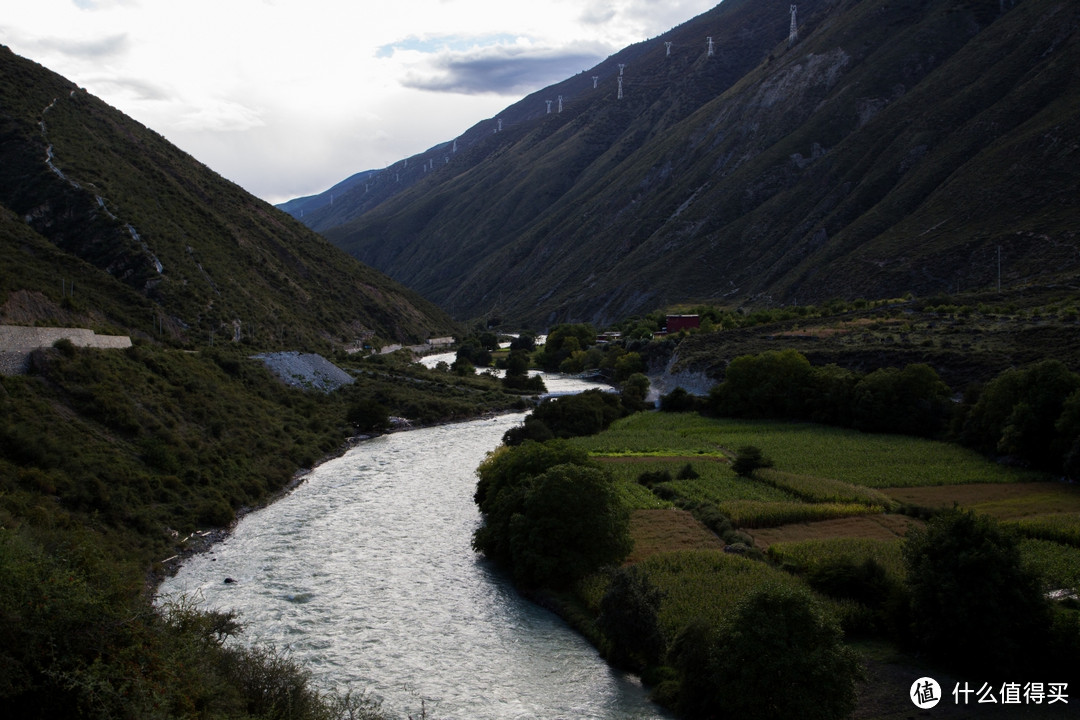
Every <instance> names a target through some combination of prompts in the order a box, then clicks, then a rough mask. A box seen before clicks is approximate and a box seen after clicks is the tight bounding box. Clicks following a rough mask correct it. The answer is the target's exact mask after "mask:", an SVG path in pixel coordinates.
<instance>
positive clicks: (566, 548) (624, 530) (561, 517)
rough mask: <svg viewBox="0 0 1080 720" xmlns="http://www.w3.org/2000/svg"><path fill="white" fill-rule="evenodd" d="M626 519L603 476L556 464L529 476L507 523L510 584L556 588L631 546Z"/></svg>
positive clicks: (611, 561)
mask: <svg viewBox="0 0 1080 720" xmlns="http://www.w3.org/2000/svg"><path fill="white" fill-rule="evenodd" d="M632 545H633V543H632V541H631V539H630V516H629V512H628V511H627V510H626V508H624V507H623V505H622V502H621V501H620V499H619V494H618V491H617V490H616V489H615V485H614V483H613V482H612V480H611V478H610V477H609V476H608V475H607V473H605V472H603V471H602V470H599V469H597V468H591V467H585V466H582V465H557V466H555V467H553V468H551V469H550V470H548V471H546V472H545V473H543V474H542V475H539V476H537V477H536V478H535V480H534V482H533V485H532V487H531V488H530V489H529V491H528V492H527V494H526V496H525V501H524V507H523V512H521V513H520V514H516V515H515V516H514V517H513V518H512V520H511V523H510V547H511V553H512V559H513V573H514V578H515V580H516V581H517V582H518V583H519V584H521V585H524V586H526V587H538V586H545V587H555V588H562V587H566V586H568V585H569V584H571V583H572V582H573V581H575V580H578V579H580V578H582V577H584V576H585V575H587V574H588V573H590V572H593V571H595V570H597V569H598V568H600V567H602V566H604V565H612V564H616V563H618V562H619V561H621V560H622V559H623V558H625V557H626V556H627V555H628V554H629V553H630V550H631V548H632Z"/></svg>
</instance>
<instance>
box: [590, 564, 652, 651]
mask: <svg viewBox="0 0 1080 720" xmlns="http://www.w3.org/2000/svg"><path fill="white" fill-rule="evenodd" d="M663 598H664V593H663V591H661V590H660V589H659V588H658V587H656V586H655V585H653V584H652V583H651V582H650V581H649V576H648V575H647V574H646V573H645V572H643V571H642V570H641V568H639V567H636V566H630V567H628V568H621V569H619V570H618V571H616V573H615V574H614V575H613V576H612V578H611V582H610V584H609V585H608V588H607V591H606V592H605V593H604V597H603V598H602V599H601V600H600V616H599V617H598V618H597V619H596V624H597V627H599V628H600V631H601V632H603V633H604V636H605V637H606V638H607V639H608V640H609V641H610V642H611V644H612V647H611V656H612V660H613V661H614V662H615V663H616V664H617V665H620V666H623V667H629V668H632V669H636V670H640V669H642V668H644V667H646V666H649V665H655V664H657V663H659V662H660V660H661V659H662V658H663V656H664V653H665V651H666V650H667V641H666V639H665V638H664V631H663V628H662V627H661V625H660V619H659V614H660V604H661V601H662V600H663Z"/></svg>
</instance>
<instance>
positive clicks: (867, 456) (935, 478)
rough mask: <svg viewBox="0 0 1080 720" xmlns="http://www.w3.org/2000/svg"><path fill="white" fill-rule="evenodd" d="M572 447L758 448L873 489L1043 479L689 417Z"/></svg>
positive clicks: (861, 441) (652, 418) (787, 466)
mask: <svg viewBox="0 0 1080 720" xmlns="http://www.w3.org/2000/svg"><path fill="white" fill-rule="evenodd" d="M574 442H575V443H577V444H578V445H579V446H580V447H583V448H585V449H586V450H588V451H589V452H590V453H603V454H606V453H627V452H652V453H663V452H666V453H668V454H669V455H671V456H676V455H678V456H685V455H695V454H699V453H700V454H715V453H721V454H734V450H735V449H736V448H738V447H741V446H743V445H754V446H756V447H759V448H761V449H762V450H763V451H764V453H765V455H766V456H768V457H770V458H771V459H772V460H773V462H774V463H775V466H776V468H777V469H778V470H782V471H784V472H787V473H794V474H796V475H805V476H810V477H818V478H829V479H833V480H838V481H841V482H844V483H848V484H850V485H856V486H860V487H866V488H875V489H877V488H895V487H921V486H928V485H965V484H971V483H1013V482H1029V481H1035V480H1045V479H1046V475H1045V474H1043V473H1037V472H1033V471H1027V470H1023V469H1019V468H1010V467H1004V466H1001V465H998V464H995V463H993V462H991V461H989V460H987V459H986V458H984V457H983V456H981V455H979V454H978V453H977V452H975V451H973V450H968V449H966V448H962V447H959V446H957V445H952V444H949V443H944V442H938V441H934V440H925V439H922V438H914V437H907V436H902V435H870V434H866V433H860V432H858V431H856V430H846V429H842V428H835V427H828V426H825V425H814V424H812V423H791V422H779V421H755V420H731V419H716V418H707V417H704V416H701V415H697V414H692V413H660V414H649V413H639V414H637V415H631V416H630V417H627V418H624V419H622V420H619V421H618V422H616V423H614V424H613V425H612V426H611V428H610V429H609V431H608V432H606V433H602V434H600V435H596V436H593V437H588V438H577V439H575V441H574Z"/></svg>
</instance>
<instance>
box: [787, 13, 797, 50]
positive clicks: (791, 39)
mask: <svg viewBox="0 0 1080 720" xmlns="http://www.w3.org/2000/svg"><path fill="white" fill-rule="evenodd" d="M798 39H799V24H798V22H796V20H795V6H794V5H792V6H791V30H789V31H788V39H787V42H788V45H793V44H795V41H796V40H798Z"/></svg>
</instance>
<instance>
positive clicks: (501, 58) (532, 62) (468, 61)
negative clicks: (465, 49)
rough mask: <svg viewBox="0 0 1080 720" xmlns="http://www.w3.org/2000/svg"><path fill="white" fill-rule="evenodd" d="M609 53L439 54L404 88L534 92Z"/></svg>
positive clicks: (502, 50) (515, 50)
mask: <svg viewBox="0 0 1080 720" xmlns="http://www.w3.org/2000/svg"><path fill="white" fill-rule="evenodd" d="M609 53H610V48H607V47H601V46H599V45H589V46H577V47H572V48H559V49H536V48H528V47H516V46H509V47H508V46H497V47H487V48H483V49H481V50H477V51H475V52H469V53H440V54H438V55H434V56H432V57H431V58H429V59H428V60H427V62H426V63H425V65H424V66H423V68H422V69H421V68H417V69H414V70H413V71H411V72H410V73H409V74H408V75H407V76H406V77H405V78H404V79H403V80H402V85H404V86H405V87H409V88H414V89H418V90H432V91H435V92H453V93H463V94H481V93H498V94H513V93H518V92H524V91H529V90H534V89H536V88H537V87H540V86H542V85H545V84H547V83H551V82H555V81H558V80H562V79H564V78H566V77H569V76H571V75H574V74H576V73H578V72H580V71H582V70H585V69H587V68H589V67H592V66H593V65H595V64H596V63H597V62H599V61H600V60H602V59H603V58H604V57H606V56H607V55H608V54H609Z"/></svg>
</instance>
